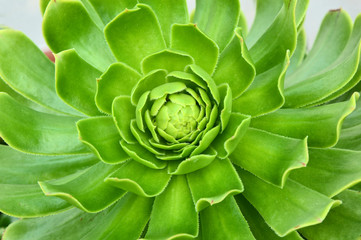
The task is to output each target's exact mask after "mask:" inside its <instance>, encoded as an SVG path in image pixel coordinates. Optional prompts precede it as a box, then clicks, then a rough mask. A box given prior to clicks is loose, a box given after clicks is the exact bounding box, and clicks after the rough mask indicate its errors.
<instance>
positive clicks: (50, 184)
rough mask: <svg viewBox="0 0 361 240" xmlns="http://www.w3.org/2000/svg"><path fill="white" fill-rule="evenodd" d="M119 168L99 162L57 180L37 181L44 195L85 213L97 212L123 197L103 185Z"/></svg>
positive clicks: (119, 192) (118, 191) (116, 190)
mask: <svg viewBox="0 0 361 240" xmlns="http://www.w3.org/2000/svg"><path fill="white" fill-rule="evenodd" d="M118 167H119V166H116V165H106V164H104V163H103V162H99V163H97V164H95V165H94V166H92V167H89V168H88V169H86V170H84V171H81V172H77V173H75V174H73V175H68V176H65V177H62V178H59V179H53V180H49V181H39V185H40V187H41V189H42V190H43V192H44V193H45V195H47V196H56V197H59V198H62V199H64V200H66V201H67V202H69V203H70V204H72V205H74V206H76V207H78V208H80V209H82V210H83V211H86V212H99V211H102V210H103V209H105V208H106V207H108V206H110V205H111V204H113V203H114V202H115V201H117V200H118V199H119V198H121V197H122V196H123V195H124V193H125V192H124V191H122V190H120V189H119V188H115V187H112V186H111V185H109V184H107V183H104V179H105V178H106V177H107V176H108V175H109V174H110V173H111V172H114V171H115V170H116V169H117V168H118Z"/></svg>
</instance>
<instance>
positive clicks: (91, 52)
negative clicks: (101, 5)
mask: <svg viewBox="0 0 361 240" xmlns="http://www.w3.org/2000/svg"><path fill="white" fill-rule="evenodd" d="M43 32H44V37H45V40H46V42H47V43H48V46H49V47H50V48H51V50H52V51H53V52H55V53H58V52H61V51H63V50H66V49H72V48H74V49H75V50H76V51H77V53H78V54H79V55H80V57H81V58H83V59H84V60H85V61H87V62H88V63H90V64H92V65H93V66H95V67H96V68H98V69H99V70H100V71H104V70H105V69H106V68H107V67H108V66H109V65H110V64H111V63H113V62H114V61H115V59H114V56H113V55H112V53H111V51H110V50H109V47H108V45H107V44H106V42H105V39H104V35H103V32H102V31H101V29H99V28H98V27H97V26H96V25H95V23H94V22H93V21H92V20H91V18H90V16H89V14H88V13H87V10H86V9H85V7H84V5H83V4H82V3H81V2H80V1H76V0H57V1H51V2H50V3H49V6H48V7H47V9H46V12H45V15H44V21H43Z"/></svg>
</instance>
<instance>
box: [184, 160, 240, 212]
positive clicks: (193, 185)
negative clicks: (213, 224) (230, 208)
mask: <svg viewBox="0 0 361 240" xmlns="http://www.w3.org/2000/svg"><path fill="white" fill-rule="evenodd" d="M187 179H188V184H189V187H190V189H191V192H192V197H193V202H194V204H195V205H196V210H197V212H200V211H202V210H203V209H204V208H207V207H209V206H212V205H214V204H218V203H220V202H222V201H223V200H224V199H225V198H226V197H228V196H232V195H235V194H238V193H241V192H242V191H243V185H242V182H241V180H240V179H239V177H238V174H237V172H236V170H235V169H234V168H233V166H232V163H231V162H230V161H229V160H228V159H222V160H221V159H219V158H217V159H215V160H214V161H213V162H212V163H211V164H210V165H209V166H207V167H205V168H202V169H200V170H198V171H196V172H193V173H190V174H188V175H187Z"/></svg>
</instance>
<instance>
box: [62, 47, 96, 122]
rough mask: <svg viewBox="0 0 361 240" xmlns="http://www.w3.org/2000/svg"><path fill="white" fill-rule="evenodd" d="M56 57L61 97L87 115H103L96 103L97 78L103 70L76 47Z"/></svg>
mask: <svg viewBox="0 0 361 240" xmlns="http://www.w3.org/2000/svg"><path fill="white" fill-rule="evenodd" d="M55 58H56V61H55V68H56V73H55V81H56V83H55V84H56V92H57V94H58V95H59V97H60V98H61V99H62V100H63V101H64V102H66V103H67V104H69V105H70V106H72V107H73V108H75V109H76V110H78V111H80V112H82V113H84V114H86V115H89V116H97V115H101V113H100V112H99V110H98V108H97V106H96V105H95V103H94V97H95V92H96V79H97V78H98V77H99V76H100V74H101V72H100V71H99V70H98V69H96V68H94V67H93V66H91V65H89V64H88V63H87V62H86V61H84V60H83V59H82V58H81V57H80V56H79V55H78V54H77V52H76V51H75V50H74V49H71V50H66V51H63V52H61V53H59V54H57V55H56V57H55ZM75 79H76V80H75Z"/></svg>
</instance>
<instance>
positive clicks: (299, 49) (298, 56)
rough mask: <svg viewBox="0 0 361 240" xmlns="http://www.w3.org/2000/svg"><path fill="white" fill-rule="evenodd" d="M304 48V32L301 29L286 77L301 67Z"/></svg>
mask: <svg viewBox="0 0 361 240" xmlns="http://www.w3.org/2000/svg"><path fill="white" fill-rule="evenodd" d="M306 48H307V39H306V31H305V29H304V28H302V29H301V30H300V31H299V33H298V35H297V45H296V49H295V52H294V53H293V55H292V57H291V60H290V66H289V67H288V70H287V74H286V75H287V76H289V75H291V74H292V73H293V72H294V71H295V70H296V69H297V68H298V67H299V66H300V65H301V63H302V62H303V60H304V59H305V54H306Z"/></svg>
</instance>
